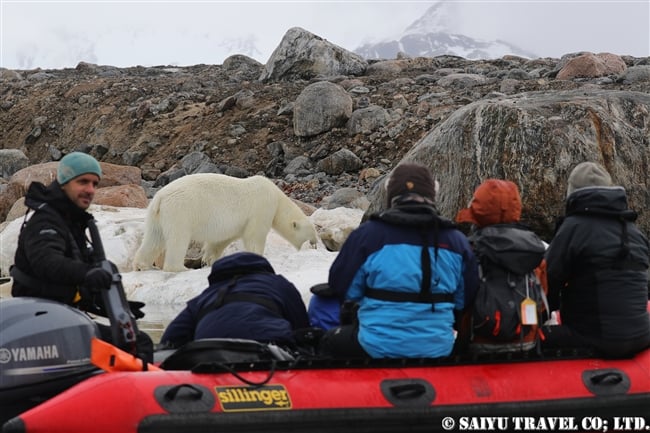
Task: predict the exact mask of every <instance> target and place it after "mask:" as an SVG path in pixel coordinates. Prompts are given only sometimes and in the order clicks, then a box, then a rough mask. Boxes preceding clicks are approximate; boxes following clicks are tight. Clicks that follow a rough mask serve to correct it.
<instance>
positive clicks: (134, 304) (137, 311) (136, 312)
mask: <svg viewBox="0 0 650 433" xmlns="http://www.w3.org/2000/svg"><path fill="white" fill-rule="evenodd" d="M127 302H128V303H129V308H130V309H131V312H132V313H133V316H134V317H135V318H136V319H142V318H143V317H144V311H142V308H144V302H139V301H127Z"/></svg>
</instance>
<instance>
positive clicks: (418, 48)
mask: <svg viewBox="0 0 650 433" xmlns="http://www.w3.org/2000/svg"><path fill="white" fill-rule="evenodd" d="M462 19H463V16H462V10H461V9H460V5H459V3H457V2H454V3H452V2H450V1H446V0H442V1H439V2H436V3H435V4H433V5H432V6H431V7H430V8H429V9H427V11H426V12H425V13H424V15H422V16H421V17H420V18H418V19H417V20H415V21H414V22H413V23H412V24H411V25H409V26H408V27H407V28H406V29H405V30H404V32H403V34H402V35H401V36H400V37H399V38H398V39H394V40H386V41H381V42H376V43H366V44H364V45H362V46H360V47H359V48H357V49H355V50H354V52H355V53H357V54H359V55H360V56H362V57H363V58H366V59H394V58H396V56H397V54H398V53H400V52H402V53H405V54H407V55H409V56H412V57H435V56H441V55H454V56H460V57H464V58H466V59H472V60H475V59H497V58H501V57H503V56H504V55H507V54H513V55H517V56H521V57H529V58H533V57H537V56H536V55H535V54H533V53H530V52H527V51H525V50H522V49H521V48H519V47H517V46H515V45H513V44H510V43H508V42H505V41H501V40H495V41H483V40H479V39H475V38H472V37H469V36H465V35H463V34H460V33H459V32H458V31H457V29H459V28H460V27H461V23H462Z"/></svg>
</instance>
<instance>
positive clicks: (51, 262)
mask: <svg viewBox="0 0 650 433" xmlns="http://www.w3.org/2000/svg"><path fill="white" fill-rule="evenodd" d="M25 205H26V206H27V207H28V208H30V209H33V210H34V213H33V214H32V215H31V217H29V218H28V219H27V220H26V222H25V223H24V224H23V227H22V229H21V231H20V235H19V237H18V247H17V249H16V255H15V258H14V269H12V272H11V274H12V277H13V278H14V282H13V288H12V291H11V294H12V295H13V296H35V297H40V298H47V299H52V300H55V301H59V302H63V303H65V304H68V305H71V304H72V303H73V301H74V299H75V295H76V293H77V290H78V287H79V286H80V285H81V284H82V283H83V280H84V277H85V275H86V272H87V271H88V270H89V269H90V268H91V267H92V266H93V261H94V260H93V257H92V246H91V244H90V242H89V241H88V240H87V238H86V233H85V232H86V228H87V223H88V221H89V220H91V219H92V218H93V217H92V215H91V214H89V213H88V212H86V211H84V210H83V209H81V208H79V207H78V206H77V205H75V204H74V203H73V202H72V201H71V200H70V199H69V198H68V197H67V196H66V194H65V192H64V191H63V190H62V189H61V186H60V185H59V183H58V182H57V181H56V180H55V181H54V182H52V183H51V184H50V185H49V186H47V187H46V186H45V185H43V184H41V183H39V182H32V183H31V184H30V186H29V189H28V191H27V194H26V196H25ZM28 216H29V215H28Z"/></svg>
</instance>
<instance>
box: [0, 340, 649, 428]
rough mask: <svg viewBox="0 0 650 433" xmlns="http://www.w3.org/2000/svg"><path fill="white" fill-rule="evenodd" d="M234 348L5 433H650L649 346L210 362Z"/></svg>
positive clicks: (82, 391)
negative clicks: (622, 354)
mask: <svg viewBox="0 0 650 433" xmlns="http://www.w3.org/2000/svg"><path fill="white" fill-rule="evenodd" d="M224 344H225V345H226V346H228V347H225V346H224ZM237 345H243V346H242V347H244V346H245V349H246V350H245V352H248V353H249V354H250V353H251V352H254V351H255V349H254V348H255V345H258V343H255V342H249V341H237V340H203V341H197V342H194V343H191V344H190V345H189V346H186V348H185V349H184V353H174V354H173V355H172V356H170V357H168V358H167V359H165V360H164V361H163V362H162V364H161V367H163V368H165V369H157V370H156V371H139V372H112V373H105V374H100V375H96V376H93V377H91V378H88V379H86V380H84V381H82V382H81V383H79V384H77V385H75V386H73V387H72V388H70V389H68V390H66V391H64V392H62V393H61V394H59V395H58V396H56V397H54V398H52V399H50V400H48V401H46V402H45V403H43V404H41V405H39V406H37V407H35V408H33V409H30V410H28V411H27V412H25V413H22V414H21V415H20V416H18V417H15V418H13V419H11V420H10V421H8V422H7V423H6V424H5V425H4V427H3V429H2V431H3V432H4V433H40V432H43V433H45V432H48V433H52V432H62V433H63V432H65V433H75V432H80V433H81V432H83V433H90V432H106V433H109V432H110V433H115V432H117V433H131V432H133V433H135V432H139V433H144V432H156V433H161V432H184V433H189V432H234V431H237V432H251V431H260V432H261V431H263V432H282V433H285V432H290V431H299V432H334V431H335V432H339V431H354V432H355V433H359V432H401V431H423V432H432V431H442V430H445V431H446V430H456V431H458V430H459V429H461V430H468V429H469V430H479V431H485V430H490V429H495V428H496V429H498V430H502V431H512V430H523V431H526V430H531V431H532V430H537V431H538V430H547V431H554V430H557V429H559V430H572V431H605V430H604V429H605V428H607V429H608V430H613V429H615V427H619V428H623V429H625V426H628V427H630V428H632V427H640V426H641V424H643V428H642V429H643V430H645V429H646V426H650V419H649V416H650V349H649V350H646V351H645V352H642V353H640V354H638V355H637V356H635V357H634V358H632V359H625V360H603V359H596V358H589V357H585V356H584V355H581V354H580V353H578V352H571V353H552V354H549V353H542V354H527V355H526V354H509V355H490V356H489V357H484V358H481V359H478V358H474V359H472V358H463V359H461V358H457V359H446V360H437V361H436V360H416V359H413V360H392V361H388V360H374V361H370V360H365V361H364V360H358V361H347V362H336V361H326V360H299V359H298V360H296V359H294V360H291V359H285V360H282V359H280V358H279V357H277V356H271V355H269V356H268V358H269V359H261V358H260V359H257V360H254V361H251V362H243V361H241V362H235V363H226V362H223V361H219V360H218V359H219V356H214V355H215V354H218V353H223V352H224V351H225V352H227V351H228V350H233V348H234V347H235V346H237ZM259 347H260V351H259V353H263V352H264V351H267V352H268V350H267V349H264V348H263V347H266V346H265V345H259ZM251 348H253V349H254V350H251ZM211 354H212V355H211ZM267 354H268V353H267ZM184 364H187V365H192V367H190V369H185V368H187V367H186V366H184ZM648 428H650V427H648Z"/></svg>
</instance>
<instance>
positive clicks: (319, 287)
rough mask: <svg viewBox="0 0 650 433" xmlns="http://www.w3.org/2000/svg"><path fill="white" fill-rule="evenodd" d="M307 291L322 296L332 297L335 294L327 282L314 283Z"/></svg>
mask: <svg viewBox="0 0 650 433" xmlns="http://www.w3.org/2000/svg"><path fill="white" fill-rule="evenodd" d="M309 291H310V292H312V293H313V294H314V295H318V296H322V297H324V298H333V297H335V296H337V295H336V293H334V290H333V289H332V288H331V287H330V285H329V284H328V283H321V284H316V285H315V286H311V288H310V289H309Z"/></svg>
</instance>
